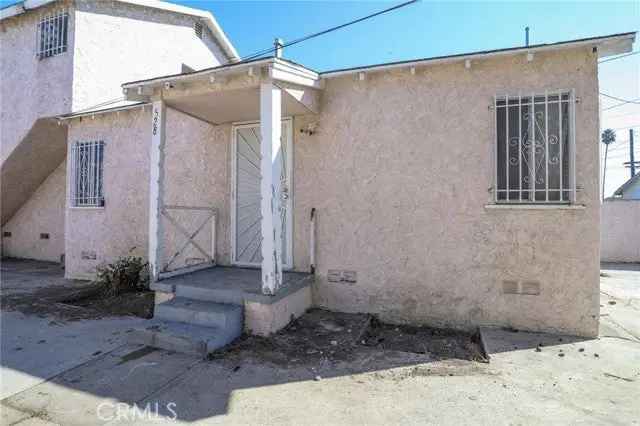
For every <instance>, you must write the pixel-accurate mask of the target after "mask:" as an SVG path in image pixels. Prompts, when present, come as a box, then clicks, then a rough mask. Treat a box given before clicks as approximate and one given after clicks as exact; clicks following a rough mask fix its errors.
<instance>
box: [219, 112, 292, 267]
mask: <svg viewBox="0 0 640 426" xmlns="http://www.w3.org/2000/svg"><path fill="white" fill-rule="evenodd" d="M232 134H233V136H232V138H233V140H232V145H233V151H232V152H233V156H232V157H233V158H232V161H233V166H232V169H233V180H232V182H233V183H232V191H231V198H232V199H231V242H232V243H231V247H232V253H231V262H232V263H233V264H234V265H239V266H260V264H261V262H262V247H261V243H262V228H261V224H260V221H261V219H262V215H261V214H260V159H261V156H260V123H251V124H240V125H236V126H234V127H233V131H232ZM291 139H292V123H291V120H283V121H282V151H283V152H282V155H281V156H280V158H282V161H283V162H284V164H282V176H281V179H282V191H281V194H280V198H281V200H282V209H283V210H282V265H283V267H284V268H289V269H290V268H292V267H293V259H292V238H291V233H292V223H291V222H292V220H291V218H292V210H291V208H292V190H291V189H292V187H291V166H292V164H293V161H292V151H293V149H292V146H291Z"/></svg>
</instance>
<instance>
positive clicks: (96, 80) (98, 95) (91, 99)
mask: <svg viewBox="0 0 640 426" xmlns="http://www.w3.org/2000/svg"><path fill="white" fill-rule="evenodd" d="M114 4H116V5H117V7H114ZM196 20H197V18H195V17H192V16H188V15H182V14H176V13H171V12H167V11H162V10H157V9H150V8H145V7H141V6H135V5H130V4H123V3H118V2H115V3H114V2H102V1H83V2H78V4H77V9H76V13H75V21H76V47H75V55H74V64H73V72H74V76H75V77H74V81H73V110H74V111H77V110H79V109H82V108H87V107H90V106H92V105H95V104H97V103H99V102H103V101H108V100H112V99H116V98H120V97H122V89H121V87H120V85H121V84H122V83H125V82H128V81H134V80H141V79H145V78H151V77H156V76H159V75H167V74H177V73H181V72H182V64H183V63H184V64H186V65H188V66H189V67H191V68H193V69H202V68H207V67H212V66H216V65H219V64H220V63H224V62H226V58H225V57H224V55H223V54H222V52H221V51H220V49H219V48H218V47H217V45H216V44H215V43H214V42H213V36H212V35H211V33H210V32H209V31H208V29H207V28H206V25H205V26H204V32H205V37H204V40H201V39H199V38H198V37H196V35H195V32H194V29H193V27H194V23H195V22H196Z"/></svg>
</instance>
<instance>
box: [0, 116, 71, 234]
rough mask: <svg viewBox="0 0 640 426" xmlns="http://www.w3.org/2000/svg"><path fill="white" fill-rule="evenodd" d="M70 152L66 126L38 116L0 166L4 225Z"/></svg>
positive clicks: (0, 191)
mask: <svg viewBox="0 0 640 426" xmlns="http://www.w3.org/2000/svg"><path fill="white" fill-rule="evenodd" d="M66 155H67V127H66V126H59V125H58V123H57V121H56V120H55V119H52V118H41V119H38V120H37V121H36V122H35V123H34V124H33V126H32V127H31V129H30V130H29V133H27V135H26V136H25V137H24V139H23V140H22V141H20V143H19V144H18V146H16V148H14V150H13V151H12V152H11V154H9V156H8V157H7V159H6V160H5V161H4V162H3V163H2V166H1V168H0V182H1V184H0V185H1V187H0V194H1V198H2V199H1V202H0V205H1V206H2V214H1V216H2V225H4V224H5V223H7V221H8V220H9V219H10V218H11V217H12V216H13V215H14V214H15V213H16V211H18V209H19V208H20V207H21V206H22V205H23V204H24V203H25V202H26V201H27V200H28V199H29V197H31V195H33V193H34V192H35V191H36V189H38V187H39V186H40V185H41V184H42V182H44V181H45V179H46V178H47V177H48V176H49V175H50V174H51V173H52V172H53V171H54V170H55V169H56V168H57V167H58V166H59V165H60V164H61V163H62V162H63V161H64V159H65V157H66Z"/></svg>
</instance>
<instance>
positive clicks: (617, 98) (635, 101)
mask: <svg viewBox="0 0 640 426" xmlns="http://www.w3.org/2000/svg"><path fill="white" fill-rule="evenodd" d="M600 95H602V96H605V97H607V98H610V99H613V100H616V101H620V102H625V103H628V104H638V105H640V102H637V99H633V100H629V99H622V98H619V97H617V96H611V95H607V94H606V93H602V92H600Z"/></svg>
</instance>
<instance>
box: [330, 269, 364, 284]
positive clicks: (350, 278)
mask: <svg viewBox="0 0 640 426" xmlns="http://www.w3.org/2000/svg"><path fill="white" fill-rule="evenodd" d="M327 281H329V282H330V283H348V284H354V283H356V282H357V281H358V273H357V272H356V271H346V270H344V271H343V270H339V269H329V270H328V271H327Z"/></svg>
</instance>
